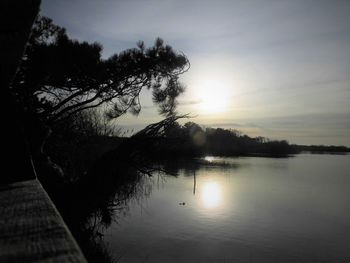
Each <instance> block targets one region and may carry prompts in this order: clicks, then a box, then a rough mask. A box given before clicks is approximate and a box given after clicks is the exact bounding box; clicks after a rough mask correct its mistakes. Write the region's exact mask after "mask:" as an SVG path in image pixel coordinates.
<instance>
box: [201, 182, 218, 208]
mask: <svg viewBox="0 0 350 263" xmlns="http://www.w3.org/2000/svg"><path fill="white" fill-rule="evenodd" d="M202 201H203V204H204V207H206V208H215V207H217V206H218V205H219V204H220V203H221V189H220V187H219V185H218V184H217V183H216V182H207V183H205V184H204V186H203V188H202Z"/></svg>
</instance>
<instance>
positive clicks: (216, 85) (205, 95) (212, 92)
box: [197, 79, 231, 114]
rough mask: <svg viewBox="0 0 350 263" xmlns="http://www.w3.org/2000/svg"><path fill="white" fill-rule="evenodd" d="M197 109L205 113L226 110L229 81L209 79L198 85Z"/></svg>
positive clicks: (229, 92) (228, 102) (229, 95)
mask: <svg viewBox="0 0 350 263" xmlns="http://www.w3.org/2000/svg"><path fill="white" fill-rule="evenodd" d="M197 92H198V93H197V94H198V98H199V104H198V110H199V111H200V112H202V113H205V114H217V113H222V112H225V111H227V110H228V107H229V104H230V97H231V91H230V89H229V83H227V82H225V81H223V80H214V79H209V80H206V81H203V82H201V83H200V85H198V89H197Z"/></svg>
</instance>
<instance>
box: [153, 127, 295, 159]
mask: <svg viewBox="0 0 350 263" xmlns="http://www.w3.org/2000/svg"><path fill="white" fill-rule="evenodd" d="M153 150H154V152H153V153H152V154H153V155H154V156H155V157H156V158H169V157H170V158H175V157H176V158H188V157H200V156H205V155H216V156H238V155H264V156H285V155H289V154H294V153H298V149H297V148H295V147H294V146H293V145H290V144H289V143H288V142H287V141H285V140H281V141H277V140H270V139H268V138H264V137H255V138H252V137H249V136H248V135H245V134H243V133H242V132H240V131H238V130H233V129H223V128H202V127H201V126H200V125H198V124H196V123H194V122H187V123H185V124H184V125H180V124H179V123H177V122H175V123H174V124H173V125H172V126H171V127H168V129H167V130H166V131H165V136H163V139H162V140H161V143H159V145H158V147H155V148H154V149H153Z"/></svg>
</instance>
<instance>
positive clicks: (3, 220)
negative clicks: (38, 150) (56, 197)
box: [0, 180, 86, 262]
mask: <svg viewBox="0 0 350 263" xmlns="http://www.w3.org/2000/svg"><path fill="white" fill-rule="evenodd" d="M0 262H86V259H85V257H84V256H83V254H82V252H81V251H80V249H79V247H78V245H77V244H76V242H75V240H74V238H73V236H72V235H71V233H70V231H69V230H68V228H67V226H66V225H65V223H64V221H63V219H62V217H61V216H60V215H59V213H58V211H57V209H56V208H55V206H54V204H53V203H52V201H51V200H50V198H49V197H48V195H47V193H46V192H45V190H44V189H43V187H42V186H41V184H40V183H39V181H38V180H30V181H24V182H19V183H13V184H8V185H1V186H0Z"/></svg>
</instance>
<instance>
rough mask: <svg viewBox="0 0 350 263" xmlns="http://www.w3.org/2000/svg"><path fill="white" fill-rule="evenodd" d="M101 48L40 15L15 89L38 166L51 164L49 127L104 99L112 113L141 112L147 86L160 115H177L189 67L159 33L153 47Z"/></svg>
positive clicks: (182, 56) (94, 105)
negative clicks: (108, 52)
mask: <svg viewBox="0 0 350 263" xmlns="http://www.w3.org/2000/svg"><path fill="white" fill-rule="evenodd" d="M101 51H102V46H101V45H100V44H98V43H92V44H91V43H87V42H79V41H76V40H72V39H70V38H69V37H68V35H67V33H66V30H65V29H64V28H62V27H60V26H57V25H55V24H54V23H53V22H52V20H51V19H49V18H47V17H39V18H38V19H37V20H36V22H35V24H34V26H33V29H32V34H31V37H30V39H29V42H28V45H27V48H26V51H25V54H24V56H23V59H22V63H21V66H20V68H19V70H18V72H17V74H16V77H15V80H14V82H13V84H12V86H11V92H12V94H13V95H14V96H15V98H16V99H17V101H18V103H19V104H20V105H22V107H23V108H24V112H25V114H26V117H25V118H23V119H24V126H25V127H26V132H27V134H28V137H29V142H30V148H31V152H32V155H33V159H34V163H36V164H37V167H38V166H39V167H51V168H52V167H53V166H52V164H50V163H49V160H48V159H47V158H46V157H43V154H42V149H43V143H44V141H45V140H46V138H47V137H48V134H49V130H50V128H51V127H53V126H54V125H56V124H57V123H60V122H62V121H64V120H67V119H69V118H71V116H73V115H75V114H77V113H79V112H82V111H84V110H87V109H91V108H96V107H99V106H100V105H103V104H105V105H106V106H107V107H108V117H109V118H116V117H119V116H120V115H122V114H125V113H126V112H128V111H129V112H131V113H133V114H138V113H139V112H140V110H141V104H140V101H139V95H140V92H141V90H142V89H144V88H147V89H150V90H151V91H152V95H153V102H154V103H155V104H156V105H158V106H159V112H160V114H162V115H165V116H167V117H168V116H172V115H175V114H176V111H175V108H176V104H177V103H176V98H177V97H178V96H179V94H181V93H182V92H183V91H184V87H183V86H182V85H181V84H180V83H179V81H178V78H179V75H180V74H182V73H184V72H185V71H186V70H187V69H188V67H189V62H188V60H187V58H186V56H185V55H183V54H181V53H177V52H175V51H174V50H173V49H172V47H171V46H169V45H165V44H164V42H163V40H161V39H160V38H158V39H157V40H156V41H155V44H154V46H152V47H150V48H146V47H145V45H144V43H143V42H139V43H138V44H137V48H133V49H128V50H125V51H123V52H121V53H119V54H114V55H112V56H110V57H109V58H107V59H103V58H102V56H101ZM51 172H52V171H51ZM51 172H50V171H49V170H47V169H46V170H44V171H42V172H39V174H40V173H44V174H49V173H51ZM56 172H57V169H56Z"/></svg>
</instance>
